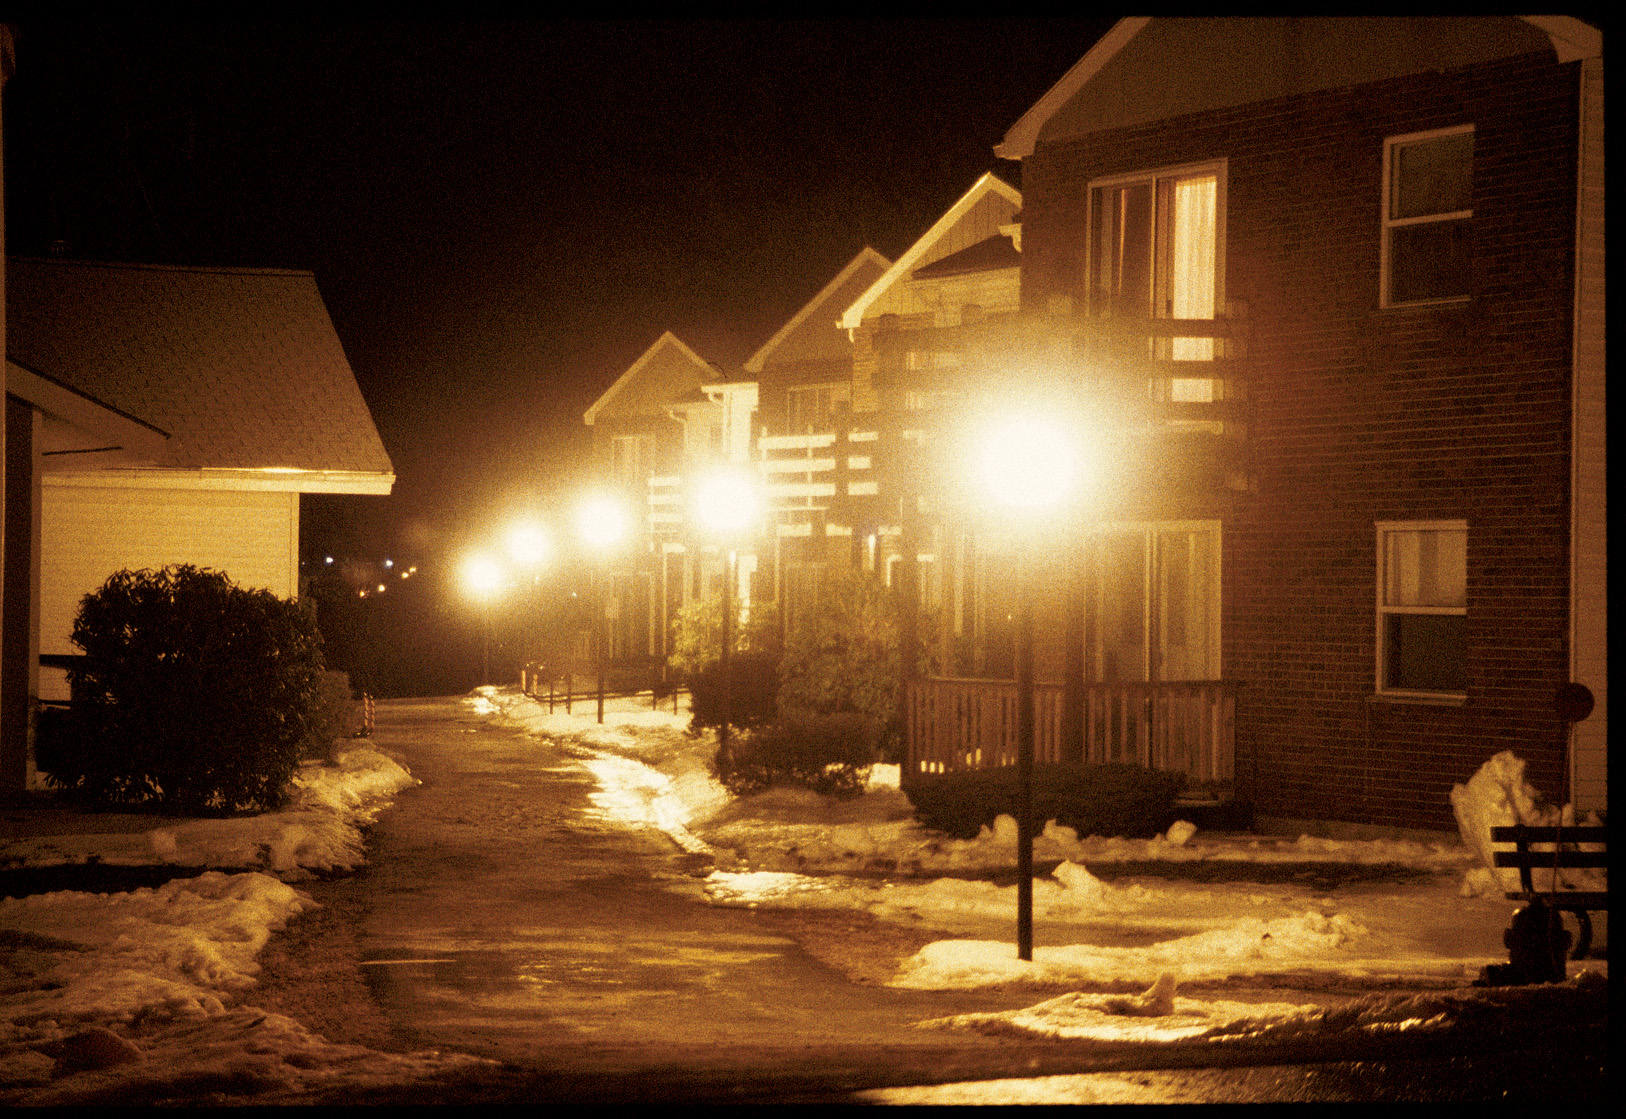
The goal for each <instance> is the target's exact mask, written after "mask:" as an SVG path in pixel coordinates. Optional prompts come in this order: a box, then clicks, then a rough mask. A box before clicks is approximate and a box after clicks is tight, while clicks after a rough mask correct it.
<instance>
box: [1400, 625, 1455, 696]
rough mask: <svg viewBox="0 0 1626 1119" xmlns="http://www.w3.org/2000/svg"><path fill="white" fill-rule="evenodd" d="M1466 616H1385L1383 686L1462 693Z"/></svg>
mask: <svg viewBox="0 0 1626 1119" xmlns="http://www.w3.org/2000/svg"><path fill="white" fill-rule="evenodd" d="M1467 630H1468V619H1467V618H1466V617H1464V616H1463V615H1461V614H1388V615H1385V617H1384V645H1385V649H1384V654H1385V655H1384V666H1385V670H1386V679H1385V680H1384V681H1383V686H1384V687H1386V688H1397V689H1404V690H1407V691H1420V692H1465V691H1466V690H1467V688H1468V670H1467V656H1466V654H1467Z"/></svg>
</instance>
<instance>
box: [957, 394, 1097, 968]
mask: <svg viewBox="0 0 1626 1119" xmlns="http://www.w3.org/2000/svg"><path fill="white" fill-rule="evenodd" d="M977 465H978V467H979V472H980V481H981V482H982V485H983V487H984V488H985V489H986V490H987V491H988V493H989V495H990V496H991V497H992V498H993V499H994V502H995V503H996V504H997V505H998V506H1000V507H1002V508H1003V509H1004V510H1005V511H1006V512H1007V513H1010V514H1013V515H1014V516H1015V517H1016V518H1017V523H1016V524H1015V525H1014V526H1013V527H1014V528H1016V530H1017V535H1018V537H1019V539H1020V540H1021V544H1020V550H1019V554H1018V556H1017V572H1018V574H1017V579H1018V589H1017V595H1018V607H1017V620H1016V710H1017V716H1016V718H1017V723H1016V736H1017V753H1016V773H1017V820H1016V876H1017V877H1016V954H1017V958H1018V959H1021V960H1026V961H1031V960H1032V959H1033V831H1034V826H1033V825H1034V820H1033V760H1034V758H1033V755H1034V747H1035V737H1036V735H1035V725H1034V702H1033V599H1034V586H1033V584H1034V566H1035V565H1034V562H1033V556H1032V553H1033V551H1034V550H1035V548H1036V545H1037V541H1036V535H1037V533H1036V529H1037V528H1038V524H1039V522H1040V521H1042V520H1044V519H1045V518H1046V517H1047V516H1049V515H1053V514H1055V513H1057V512H1060V511H1061V510H1063V509H1064V508H1065V506H1066V504H1067V501H1068V498H1069V497H1070V496H1071V494H1072V491H1073V487H1074V481H1075V477H1076V475H1077V470H1078V452H1077V449H1076V446H1075V444H1074V442H1073V440H1072V438H1071V437H1070V436H1069V434H1068V432H1067V430H1066V429H1065V428H1064V427H1063V425H1062V424H1060V423H1059V422H1057V421H1056V420H1055V419H1053V418H1051V416H1050V415H1013V416H1010V417H1008V418H1006V419H1003V420H1000V421H998V422H996V423H994V424H993V425H991V426H990V427H988V428H987V429H986V430H985V431H984V432H983V434H982V438H981V441H980V446H979V448H978V455H977Z"/></svg>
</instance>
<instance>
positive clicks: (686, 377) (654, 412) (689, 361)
mask: <svg viewBox="0 0 1626 1119" xmlns="http://www.w3.org/2000/svg"><path fill="white" fill-rule="evenodd" d="M723 379H724V378H723V375H722V372H721V371H720V370H718V369H717V367H716V366H714V365H712V364H711V363H710V362H707V361H706V360H705V359H703V358H702V357H701V356H700V355H699V354H697V353H695V352H694V351H693V350H691V349H690V348H689V347H688V346H686V345H684V343H683V341H682V339H680V338H679V337H678V336H677V335H676V334H673V333H672V332H671V331H670V330H668V331H666V332H665V333H664V334H662V335H661V336H660V337H659V338H657V339H656V340H655V342H654V344H653V345H651V346H650V347H649V349H647V350H645V351H644V352H643V354H642V356H640V357H639V358H638V360H637V361H635V362H633V363H632V364H631V365H630V366H628V367H627V371H626V372H625V373H623V374H621V376H619V377H617V378H616V381H615V384H613V385H611V386H610V387H609V388H608V389H606V390H605V391H604V395H602V396H600V397H599V398H598V399H597V400H596V401H594V402H593V406H592V407H591V408H589V409H587V411H586V413H585V414H584V415H583V417H582V419H583V420H585V421H586V423H587V425H588V426H589V427H591V426H592V425H593V423H594V422H595V421H596V420H597V419H598V418H599V417H600V416H663V415H665V414H666V408H667V407H668V406H669V405H671V404H673V403H675V402H677V401H679V400H681V399H683V398H684V397H687V396H690V395H691V394H694V393H698V392H699V391H700V386H702V385H707V384H712V383H714V382H717V381H721V380H723Z"/></svg>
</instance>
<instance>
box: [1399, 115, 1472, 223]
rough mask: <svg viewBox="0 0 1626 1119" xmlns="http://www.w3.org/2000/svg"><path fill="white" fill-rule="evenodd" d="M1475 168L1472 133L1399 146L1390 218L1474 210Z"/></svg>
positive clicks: (1461, 133)
mask: <svg viewBox="0 0 1626 1119" xmlns="http://www.w3.org/2000/svg"><path fill="white" fill-rule="evenodd" d="M1473 169H1474V134H1473V133H1472V132H1459V133H1457V134H1456V135H1454V136H1441V137H1439V138H1438V139H1434V140H1421V141H1418V142H1416V143H1412V144H1398V145H1396V146H1395V149H1394V179H1393V181H1392V184H1391V190H1390V192H1389V210H1390V213H1389V216H1390V217H1391V218H1416V217H1422V216H1424V215H1426V214H1450V213H1455V212H1456V211H1458V210H1469V209H1472V208H1473V185H1474V183H1473V178H1474V173H1473Z"/></svg>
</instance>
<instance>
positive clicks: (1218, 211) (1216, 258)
mask: <svg viewBox="0 0 1626 1119" xmlns="http://www.w3.org/2000/svg"><path fill="white" fill-rule="evenodd" d="M1224 190H1225V168H1224V165H1223V164H1216V165H1207V166H1203V167H1196V168H1180V169H1175V170H1169V171H1162V172H1154V173H1147V174H1145V175H1139V176H1133V177H1129V178H1122V179H1112V180H1109V181H1102V182H1098V183H1095V184H1092V186H1091V189H1090V275H1089V296H1090V306H1091V309H1092V310H1093V311H1094V312H1095V313H1096V314H1098V315H1112V316H1116V317H1124V318H1140V319H1149V318H1164V319H1211V318H1213V317H1214V314H1215V309H1216V308H1217V307H1218V305H1219V283H1220V275H1221V261H1220V255H1221V251H1222V246H1223V244H1224V229H1223V223H1224V214H1225V207H1224ZM1159 350H1160V351H1161V352H1157V353H1154V354H1153V356H1154V357H1157V358H1159V359H1165V360H1167V359H1172V360H1175V361H1211V360H1213V358H1214V340H1213V339H1212V338H1175V339H1171V340H1168V341H1167V342H1166V343H1165V344H1164V345H1162V346H1160V347H1159ZM1187 391H1189V387H1188V389H1187Z"/></svg>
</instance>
